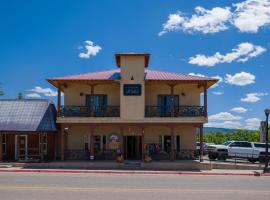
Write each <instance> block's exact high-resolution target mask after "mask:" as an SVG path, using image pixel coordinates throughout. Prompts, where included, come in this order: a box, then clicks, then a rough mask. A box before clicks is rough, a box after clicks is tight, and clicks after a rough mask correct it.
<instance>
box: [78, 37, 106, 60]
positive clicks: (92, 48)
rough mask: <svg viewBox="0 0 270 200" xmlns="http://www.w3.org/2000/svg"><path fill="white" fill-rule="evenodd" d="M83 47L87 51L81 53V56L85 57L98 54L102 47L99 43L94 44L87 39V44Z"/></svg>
mask: <svg viewBox="0 0 270 200" xmlns="http://www.w3.org/2000/svg"><path fill="white" fill-rule="evenodd" d="M82 48H84V49H85V52H82V53H79V57H80V58H84V59H88V58H90V57H91V56H96V55H97V54H98V53H99V51H101V49H102V48H101V47H100V46H99V45H94V43H93V42H92V41H89V40H87V41H85V46H84V47H82Z"/></svg>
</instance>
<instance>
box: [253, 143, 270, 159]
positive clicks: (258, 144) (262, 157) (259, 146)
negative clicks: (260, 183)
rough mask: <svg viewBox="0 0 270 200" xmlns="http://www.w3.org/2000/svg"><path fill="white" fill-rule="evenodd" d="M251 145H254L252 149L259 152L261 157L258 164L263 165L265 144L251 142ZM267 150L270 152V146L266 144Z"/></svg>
mask: <svg viewBox="0 0 270 200" xmlns="http://www.w3.org/2000/svg"><path fill="white" fill-rule="evenodd" d="M253 144H254V148H256V149H258V150H260V151H261V155H260V157H259V162H260V163H264V162H265V143H261V142H253ZM268 149H269V152H270V144H268ZM269 155H270V153H269Z"/></svg>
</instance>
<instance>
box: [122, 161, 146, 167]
mask: <svg viewBox="0 0 270 200" xmlns="http://www.w3.org/2000/svg"><path fill="white" fill-rule="evenodd" d="M142 166H143V165H142V162H132V161H125V162H124V168H136V169H138V168H142Z"/></svg>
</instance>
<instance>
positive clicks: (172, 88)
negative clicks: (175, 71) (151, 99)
mask: <svg viewBox="0 0 270 200" xmlns="http://www.w3.org/2000/svg"><path fill="white" fill-rule="evenodd" d="M174 86H175V85H170V89H171V90H170V97H171V98H170V99H171V103H170V112H171V117H174V108H175V105H174Z"/></svg>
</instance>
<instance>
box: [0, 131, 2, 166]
mask: <svg viewBox="0 0 270 200" xmlns="http://www.w3.org/2000/svg"><path fill="white" fill-rule="evenodd" d="M2 143H3V134H2V133H1V132H0V162H1V161H2V160H3V150H2V149H3V144H2Z"/></svg>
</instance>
